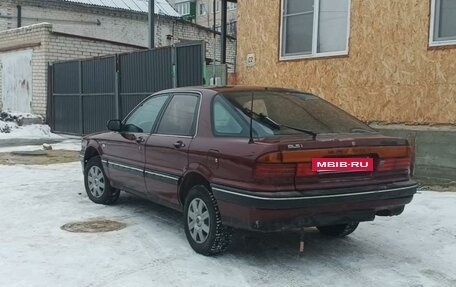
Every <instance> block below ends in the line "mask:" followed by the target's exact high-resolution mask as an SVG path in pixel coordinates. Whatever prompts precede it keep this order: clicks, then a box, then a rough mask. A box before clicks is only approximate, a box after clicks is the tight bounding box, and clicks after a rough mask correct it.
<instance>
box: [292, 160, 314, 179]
mask: <svg viewBox="0 0 456 287" xmlns="http://www.w3.org/2000/svg"><path fill="white" fill-rule="evenodd" d="M315 175H317V172H316V171H313V170H312V163H300V164H298V168H297V169H296V176H299V177H301V176H315Z"/></svg>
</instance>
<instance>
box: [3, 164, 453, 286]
mask: <svg viewBox="0 0 456 287" xmlns="http://www.w3.org/2000/svg"><path fill="white" fill-rule="evenodd" d="M455 206H456V193H436V192H419V193H418V194H417V195H416V197H415V199H414V201H413V202H412V203H411V204H410V205H408V207H407V208H406V210H405V212H404V214H402V215H401V216H399V217H393V218H378V219H376V221H374V222H370V223H363V224H361V225H360V227H359V229H358V230H357V231H356V232H355V233H354V234H352V235H351V236H349V237H348V238H345V239H328V238H325V237H322V236H320V235H319V234H318V232H317V231H316V230H315V229H309V230H308V231H307V243H306V251H305V255H304V256H303V257H299V256H298V254H297V248H298V238H299V237H298V235H296V234H293V233H284V234H267V235H261V234H255V233H248V232H238V233H236V235H235V237H234V243H233V245H232V247H231V249H230V250H229V251H228V252H227V253H226V254H224V255H223V256H218V257H212V258H210V257H204V256H200V255H197V254H196V253H195V252H193V251H192V249H191V248H190V247H189V245H188V243H187V241H186V238H185V234H184V230H183V227H182V219H181V215H180V214H179V213H177V212H174V211H171V210H168V209H166V208H163V207H160V206H157V205H155V204H152V203H148V202H146V201H144V200H141V199H138V198H135V197H133V196H129V195H126V194H122V197H121V200H120V202H119V204H117V205H115V206H110V207H106V206H101V205H96V204H93V203H91V202H90V201H89V199H88V198H87V196H86V194H85V191H84V188H83V181H82V173H81V168H80V165H79V163H70V164H59V165H51V166H12V167H11V166H8V167H7V166H0V218H1V219H2V220H1V221H0V286H8V287H9V286H27V287H28V286H236V287H241V286H287V287H288V286H363V287H365V286H382V287H387V286H426V287H427V286H439V287H445V286H456V273H455V272H454V271H455V269H454V266H455V265H454V258H456V222H455V216H456V209H455ZM93 218H105V219H111V220H117V221H121V222H124V223H126V224H127V225H128V226H127V228H125V229H123V230H120V231H116V232H110V233H100V234H77V233H68V232H66V231H63V230H61V229H60V227H61V226H62V225H63V224H65V223H69V222H74V221H80V220H86V219H93Z"/></svg>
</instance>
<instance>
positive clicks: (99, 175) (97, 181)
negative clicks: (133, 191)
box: [84, 156, 120, 205]
mask: <svg viewBox="0 0 456 287" xmlns="http://www.w3.org/2000/svg"><path fill="white" fill-rule="evenodd" d="M84 184H85V189H86V192H87V195H88V196H89V198H90V200H92V201H93V202H95V203H98V204H106V205H109V204H113V203H115V202H116V201H117V200H118V199H119V195H120V190H118V189H116V188H113V187H112V186H111V184H110V183H109V180H108V178H107V176H106V174H105V172H104V169H103V165H102V164H101V159H100V157H99V156H96V157H93V158H91V159H90V160H89V161H88V162H87V165H86V167H85V169H84Z"/></svg>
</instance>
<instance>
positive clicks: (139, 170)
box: [107, 162, 144, 173]
mask: <svg viewBox="0 0 456 287" xmlns="http://www.w3.org/2000/svg"><path fill="white" fill-rule="evenodd" d="M107 164H108V165H114V166H118V167H122V168H126V169H131V170H134V171H138V172H141V173H143V172H144V170H142V169H139V168H136V167H131V166H127V165H123V164H120V163H114V162H107Z"/></svg>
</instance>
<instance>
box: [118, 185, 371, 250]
mask: <svg viewBox="0 0 456 287" xmlns="http://www.w3.org/2000/svg"><path fill="white" fill-rule="evenodd" d="M114 208H119V209H121V210H123V211H124V212H123V213H124V214H131V216H127V217H136V216H140V217H142V218H143V219H146V220H147V221H150V222H155V223H160V226H161V227H163V228H164V229H165V231H168V232H173V233H175V234H176V236H179V237H181V238H182V240H183V241H185V242H186V240H187V239H186V238H185V232H184V227H183V226H184V225H183V215H182V213H180V212H178V211H175V210H173V209H170V208H167V207H164V206H161V205H158V204H155V203H153V202H150V201H147V200H144V199H141V198H139V197H136V196H133V195H130V194H126V193H122V195H121V197H120V199H119V201H118V203H117V204H116V205H115V206H114ZM355 232H356V231H355ZM300 239H301V231H288V232H277V233H260V232H252V231H245V230H239V229H236V230H234V233H233V238H232V243H231V245H230V247H229V249H228V250H227V251H226V252H225V254H226V255H230V254H231V255H233V256H235V257H244V258H245V259H247V258H248V257H251V256H254V257H255V258H256V259H261V258H262V257H264V259H269V258H271V257H274V258H276V259H277V258H283V259H285V258H288V259H291V258H302V257H312V256H318V257H320V256H324V254H325V253H326V256H329V255H331V256H338V257H339V256H342V257H343V256H344V253H345V254H347V255H349V254H350V255H353V253H354V252H357V250H358V251H359V249H360V246H359V244H361V245H362V244H363V241H361V240H355V239H353V238H351V237H346V238H331V237H327V236H323V235H321V234H320V233H319V232H318V230H317V229H316V228H306V229H305V232H304V241H305V246H304V253H300V252H299V247H300ZM189 248H190V246H189ZM329 250H331V251H329ZM335 250H336V251H335ZM322 252H323V254H322ZM329 252H331V254H329ZM334 252H336V253H337V254H334Z"/></svg>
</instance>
